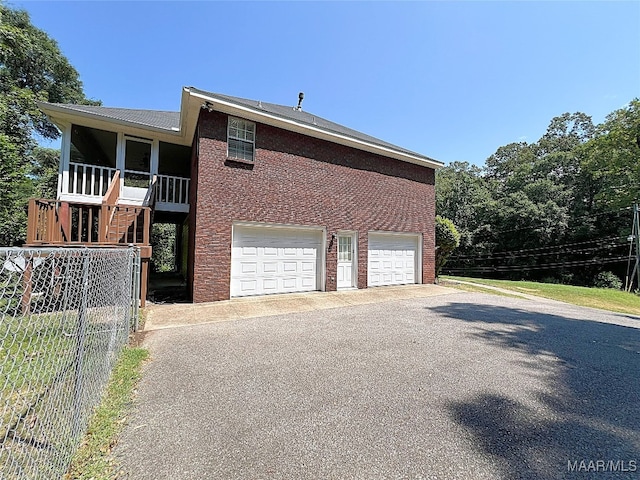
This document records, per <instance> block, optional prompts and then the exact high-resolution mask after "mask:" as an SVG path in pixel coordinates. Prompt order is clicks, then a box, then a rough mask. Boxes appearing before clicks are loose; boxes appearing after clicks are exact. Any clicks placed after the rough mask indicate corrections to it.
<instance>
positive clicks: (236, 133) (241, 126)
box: [227, 117, 256, 162]
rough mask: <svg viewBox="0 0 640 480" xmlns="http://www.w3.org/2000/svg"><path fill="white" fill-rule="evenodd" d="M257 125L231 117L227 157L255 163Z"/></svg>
mask: <svg viewBox="0 0 640 480" xmlns="http://www.w3.org/2000/svg"><path fill="white" fill-rule="evenodd" d="M255 139H256V124H255V123H253V122H249V121H247V120H242V119H241V118H235V117H229V128H228V129H227V149H228V150H227V157H228V158H236V159H240V160H247V161H249V162H253V157H254V152H255Z"/></svg>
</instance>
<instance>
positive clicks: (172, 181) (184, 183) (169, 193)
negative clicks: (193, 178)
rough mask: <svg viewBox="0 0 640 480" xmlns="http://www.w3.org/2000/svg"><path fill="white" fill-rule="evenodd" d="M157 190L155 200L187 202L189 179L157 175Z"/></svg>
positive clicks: (184, 203)
mask: <svg viewBox="0 0 640 480" xmlns="http://www.w3.org/2000/svg"><path fill="white" fill-rule="evenodd" d="M157 188H158V190H156V201H157V202H162V203H178V204H182V205H187V204H188V203H189V179H188V178H184V177H173V176H170V175H158V187H157Z"/></svg>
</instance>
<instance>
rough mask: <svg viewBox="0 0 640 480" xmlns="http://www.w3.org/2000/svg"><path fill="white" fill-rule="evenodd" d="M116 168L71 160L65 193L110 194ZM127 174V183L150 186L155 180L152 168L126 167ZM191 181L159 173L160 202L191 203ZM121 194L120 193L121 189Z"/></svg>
mask: <svg viewBox="0 0 640 480" xmlns="http://www.w3.org/2000/svg"><path fill="white" fill-rule="evenodd" d="M116 172H118V173H119V172H120V171H119V170H117V169H115V168H112V167H103V166H99V165H89V164H84V163H75V162H70V163H69V180H68V182H67V185H66V187H67V191H63V192H62V193H65V194H67V193H68V194H74V195H84V196H93V197H103V196H105V195H106V194H107V190H108V189H109V185H110V182H111V180H112V179H113V178H114V175H115V174H116ZM120 178H122V177H120ZM124 178H125V181H124V185H125V186H128V187H141V188H146V187H147V186H148V185H149V184H150V182H151V180H152V177H151V176H150V175H149V173H148V172H140V171H136V170H125V171H124ZM147 178H148V180H147ZM189 184H190V179H189V178H185V177H178V176H173V175H157V183H156V202H160V203H173V204H179V205H188V204H189ZM118 194H120V191H119V190H118Z"/></svg>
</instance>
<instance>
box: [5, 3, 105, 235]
mask: <svg viewBox="0 0 640 480" xmlns="http://www.w3.org/2000/svg"><path fill="white" fill-rule="evenodd" d="M38 101H48V102H57V103H85V104H99V102H95V101H90V100H87V99H86V97H85V95H84V92H83V90H82V82H81V81H80V79H79V75H78V72H77V71H76V70H75V68H73V66H72V65H71V64H70V63H69V61H68V60H67V58H66V57H65V56H64V55H63V54H62V52H61V51H60V49H59V48H58V45H57V43H56V42H55V40H53V39H51V38H49V36H48V35H47V34H46V33H45V32H44V31H42V30H40V29H38V28H36V27H35V26H33V25H32V24H31V21H30V18H29V14H28V13H27V12H25V11H24V10H13V9H11V8H9V7H8V6H7V5H6V4H5V3H2V2H1V0H0V164H1V167H0V231H1V232H2V233H1V234H0V242H2V244H3V245H10V244H16V243H20V242H21V241H22V240H24V237H25V231H26V213H25V208H26V204H27V199H28V198H29V196H31V195H34V194H35V193H36V192H37V189H38V186H37V180H38V179H39V178H46V179H47V181H50V180H51V177H50V176H47V175H45V176H44V177H43V176H42V175H43V174H44V171H39V170H38V171H35V172H34V171H33V168H34V167H36V170H37V169H39V168H41V167H43V166H44V164H45V163H47V162H48V160H49V158H51V157H50V156H49V157H47V158H46V159H45V157H43V156H42V155H43V154H42V153H36V155H39V158H38V157H36V156H34V149H35V147H36V142H35V139H34V136H35V135H40V136H41V137H44V138H47V139H55V138H57V137H58V136H59V132H58V130H57V128H56V127H55V126H54V125H53V124H52V123H51V122H49V121H48V119H47V118H46V116H45V115H44V113H42V112H41V111H40V110H39V109H38V105H37V102H38ZM47 155H49V154H47ZM43 162H44V163H43ZM49 167H50V165H49V166H48V167H46V168H49ZM43 188H44V187H43ZM45 190H50V189H48V188H45Z"/></svg>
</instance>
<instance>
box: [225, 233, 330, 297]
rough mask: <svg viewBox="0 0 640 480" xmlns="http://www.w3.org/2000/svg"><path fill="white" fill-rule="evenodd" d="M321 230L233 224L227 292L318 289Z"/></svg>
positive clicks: (248, 293)
mask: <svg viewBox="0 0 640 480" xmlns="http://www.w3.org/2000/svg"><path fill="white" fill-rule="evenodd" d="M321 272H322V231H321V230H308V229H296V228H281V227H266V226H265V227H261V226H257V227H256V226H235V227H234V229H233V240H232V247H231V296H232V297H242V296H247V295H265V294H270V293H290V292H307V291H312V290H320V289H321Z"/></svg>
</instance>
